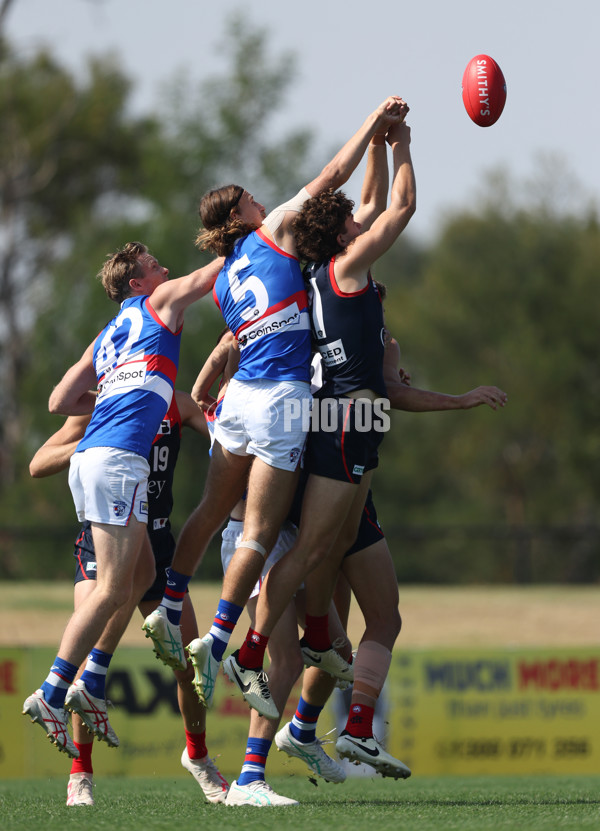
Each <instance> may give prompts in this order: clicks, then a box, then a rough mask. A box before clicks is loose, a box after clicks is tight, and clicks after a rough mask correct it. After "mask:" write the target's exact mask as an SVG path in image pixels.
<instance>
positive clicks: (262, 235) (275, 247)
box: [255, 228, 298, 262]
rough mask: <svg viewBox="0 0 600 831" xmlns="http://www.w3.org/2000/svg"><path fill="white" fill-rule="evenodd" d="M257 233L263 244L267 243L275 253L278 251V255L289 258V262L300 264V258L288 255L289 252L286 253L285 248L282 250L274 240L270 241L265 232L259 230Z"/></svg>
mask: <svg viewBox="0 0 600 831" xmlns="http://www.w3.org/2000/svg"><path fill="white" fill-rule="evenodd" d="M255 233H256V235H257V236H258V237H260V239H261V240H262V241H263V242H266V244H267V245H268V246H269V247H270V248H272V249H273V251H276V252H277V253H278V254H281V255H282V257H287V258H288V260H294V261H295V262H298V257H294V255H293V254H288V252H287V251H284V250H283V248H280V247H279V246H278V245H277V243H276V242H275V241H274V240H272V239H269V237H268V236H267V235H266V234H265V232H264V231H261V230H260V228H257V229H256V232H255Z"/></svg>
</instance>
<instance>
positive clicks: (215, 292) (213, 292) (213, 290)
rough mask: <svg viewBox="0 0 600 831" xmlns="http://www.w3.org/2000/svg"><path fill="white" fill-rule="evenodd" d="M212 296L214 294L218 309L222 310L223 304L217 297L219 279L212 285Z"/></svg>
mask: <svg viewBox="0 0 600 831" xmlns="http://www.w3.org/2000/svg"><path fill="white" fill-rule="evenodd" d="M212 296H213V300H214V301H215V303H216V304H217V308H218V310H219V311H221V304H220V303H219V298H218V297H217V281H216V280H215V282H214V285H213V287H212Z"/></svg>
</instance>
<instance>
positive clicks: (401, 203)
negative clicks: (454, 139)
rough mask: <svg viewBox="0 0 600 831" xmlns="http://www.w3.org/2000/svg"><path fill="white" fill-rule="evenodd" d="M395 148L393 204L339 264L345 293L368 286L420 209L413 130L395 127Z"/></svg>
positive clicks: (403, 125) (392, 130)
mask: <svg viewBox="0 0 600 831" xmlns="http://www.w3.org/2000/svg"><path fill="white" fill-rule="evenodd" d="M388 141H389V143H390V144H391V147H392V154H393V159H394V176H393V181H392V188H391V194H390V203H389V206H388V207H387V208H386V210H385V211H384V212H383V213H382V214H380V215H379V216H378V217H377V218H376V219H375V221H374V222H373V225H372V226H371V228H370V229H369V230H368V231H365V232H364V233H361V234H360V235H359V236H357V237H356V239H354V241H352V242H351V244H350V245H349V246H348V249H347V250H346V251H345V252H344V254H343V255H341V256H339V257H338V258H337V260H336V265H335V275H336V280H337V281H338V284H339V286H340V288H342V290H344V291H357V290H359V289H360V288H362V287H363V286H364V285H366V273H367V271H368V270H369V268H370V267H371V266H372V265H373V263H375V262H376V261H377V260H378V259H379V258H380V257H381V256H382V255H383V254H385V252H386V251H388V250H389V248H390V247H391V246H392V245H393V243H394V242H395V241H396V239H397V238H398V236H399V235H400V234H401V233H402V231H403V230H404V228H406V226H407V225H408V222H409V220H410V218H411V217H412V216H413V214H414V213H415V211H416V207H417V189H416V183H415V175H414V170H413V165H412V159H411V155H410V127H409V126H408V125H407V124H406V123H405V122H401V123H400V124H395V125H394V126H393V127H391V128H390V130H389V132H388Z"/></svg>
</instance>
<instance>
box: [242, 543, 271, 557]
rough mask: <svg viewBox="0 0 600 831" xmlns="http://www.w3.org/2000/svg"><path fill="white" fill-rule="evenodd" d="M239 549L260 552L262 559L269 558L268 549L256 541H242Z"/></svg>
mask: <svg viewBox="0 0 600 831" xmlns="http://www.w3.org/2000/svg"><path fill="white" fill-rule="evenodd" d="M238 548H251V549H252V550H253V551H258V553H259V554H260V556H261V557H266V556H267V549H266V548H265V547H264V546H262V545H261V544H260V543H259V542H257V541H256V540H242V541H241V542H240V544H239V545H238Z"/></svg>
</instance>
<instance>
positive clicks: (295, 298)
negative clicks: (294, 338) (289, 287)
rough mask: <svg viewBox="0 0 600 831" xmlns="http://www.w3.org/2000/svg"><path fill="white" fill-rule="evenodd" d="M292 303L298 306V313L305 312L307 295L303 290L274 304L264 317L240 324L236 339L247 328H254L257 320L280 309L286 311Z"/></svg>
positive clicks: (263, 317) (261, 318)
mask: <svg viewBox="0 0 600 831" xmlns="http://www.w3.org/2000/svg"><path fill="white" fill-rule="evenodd" d="M292 303H296V304H297V305H298V311H299V312H303V311H305V310H306V308H307V307H308V295H307V294H306V292H305V291H304V289H303V290H302V291H297V292H296V293H295V294H292V295H290V296H289V297H286V299H285V300H282V301H281V302H280V303H276V304H275V305H274V306H269V308H268V309H267V311H266V312H265V313H264V315H261V316H260V317H257V318H255V319H254V320H247V321H246V322H245V323H242V325H241V326H240V327H239V329H238V330H237V331H236V333H235V336H236V338H237V337H238V335H239V334H240V332H243V331H244V329H247V328H248V326H254V325H255V324H256V323H258V321H259V320H264V319H265V318H267V317H269V316H270V315H272V314H274V313H275V312H279V311H280V310H281V309H286V308H287V307H288V306H290V305H291V304H292Z"/></svg>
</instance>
